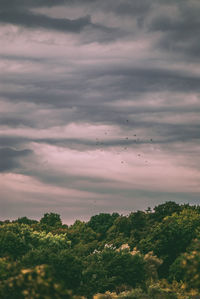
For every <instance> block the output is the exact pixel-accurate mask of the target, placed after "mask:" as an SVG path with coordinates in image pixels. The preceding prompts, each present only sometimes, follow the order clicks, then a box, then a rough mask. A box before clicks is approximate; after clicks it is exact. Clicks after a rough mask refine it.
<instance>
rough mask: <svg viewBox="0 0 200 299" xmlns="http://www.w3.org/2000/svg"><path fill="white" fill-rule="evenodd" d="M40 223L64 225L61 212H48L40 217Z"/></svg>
mask: <svg viewBox="0 0 200 299" xmlns="http://www.w3.org/2000/svg"><path fill="white" fill-rule="evenodd" d="M40 224H44V225H47V226H53V227H59V226H62V221H61V218H60V215H59V214H56V213H46V214H44V216H43V217H42V218H41V219H40Z"/></svg>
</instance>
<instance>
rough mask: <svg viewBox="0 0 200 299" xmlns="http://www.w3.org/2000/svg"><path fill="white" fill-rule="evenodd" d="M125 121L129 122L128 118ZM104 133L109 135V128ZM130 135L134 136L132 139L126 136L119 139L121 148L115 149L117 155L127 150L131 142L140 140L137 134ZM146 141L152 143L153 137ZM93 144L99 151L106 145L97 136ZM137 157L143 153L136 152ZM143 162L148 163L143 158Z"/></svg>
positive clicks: (123, 161)
mask: <svg viewBox="0 0 200 299" xmlns="http://www.w3.org/2000/svg"><path fill="white" fill-rule="evenodd" d="M126 123H129V120H128V119H127V120H126ZM104 135H106V136H108V135H109V130H107V131H105V132H104ZM132 137H134V139H132V138H130V137H128V136H126V137H125V138H123V139H122V140H121V141H120V143H121V144H122V148H121V150H119V151H116V154H117V155H121V154H123V153H124V152H125V151H127V150H128V148H129V146H130V145H131V144H133V143H135V144H137V143H139V142H140V138H138V137H137V134H133V135H132ZM148 142H151V143H153V139H152V138H150V139H149V140H148ZM95 144H96V146H97V147H98V148H99V150H100V151H103V150H104V149H103V146H106V142H105V141H102V140H101V139H99V138H96V143H95ZM137 157H138V158H144V155H143V154H140V153H138V154H137ZM144 162H145V164H148V163H149V161H148V160H144ZM124 163H126V162H125V160H121V164H124Z"/></svg>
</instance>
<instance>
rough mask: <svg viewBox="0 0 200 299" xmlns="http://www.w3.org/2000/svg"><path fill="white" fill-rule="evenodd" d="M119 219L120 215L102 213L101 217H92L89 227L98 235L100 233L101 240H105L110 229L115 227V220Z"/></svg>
mask: <svg viewBox="0 0 200 299" xmlns="http://www.w3.org/2000/svg"><path fill="white" fill-rule="evenodd" d="M118 217H119V214H118V213H113V214H112V215H110V214H106V213H101V214H99V215H95V216H92V217H91V219H90V221H89V222H88V223H87V225H88V226H89V227H91V228H92V229H93V230H94V231H95V232H96V233H99V234H100V235H101V238H103V237H104V236H105V234H106V232H107V231H108V229H109V228H110V227H111V226H112V225H113V222H114V220H115V219H116V218H118Z"/></svg>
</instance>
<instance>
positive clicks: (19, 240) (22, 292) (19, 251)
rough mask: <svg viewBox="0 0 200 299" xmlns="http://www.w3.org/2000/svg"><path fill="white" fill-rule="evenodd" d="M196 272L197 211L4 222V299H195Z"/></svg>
mask: <svg viewBox="0 0 200 299" xmlns="http://www.w3.org/2000/svg"><path fill="white" fill-rule="evenodd" d="M199 273H200V207H199V206H189V205H178V204H176V203H174V202H166V203H164V204H161V205H159V206H157V207H155V208H154V210H151V209H148V210H146V211H145V212H143V211H137V212H132V213H130V214H129V215H128V216H122V215H119V214H117V213H113V214H106V213H101V214H99V215H96V216H92V217H91V219H90V220H89V221H88V222H82V221H79V220H77V221H75V223H74V224H73V225H71V226H69V227H68V226H67V225H62V221H61V219H60V215H58V214H55V213H46V214H45V215H44V216H43V217H42V218H41V220H40V221H39V222H38V221H35V220H31V219H28V218H27V217H22V218H18V219H17V220H15V221H12V222H10V221H7V220H6V221H3V222H2V221H1V222H0V298H8V299H11V298H12V299H15V298H20V299H21V298H22V299H23V298H27V299H29V298H30V299H32V298H41V299H43V298H47V299H48V298H75V297H73V296H74V295H72V292H73V294H76V295H77V296H81V295H84V296H86V297H87V298H88V299H90V298H92V296H93V295H94V294H95V293H96V294H97V293H101V294H98V295H95V298H135V299H192V298H195V296H197V295H199V293H200V276H199ZM162 278H164V279H162ZM68 290H71V291H68Z"/></svg>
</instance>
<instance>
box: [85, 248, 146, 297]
mask: <svg viewBox="0 0 200 299" xmlns="http://www.w3.org/2000/svg"><path fill="white" fill-rule="evenodd" d="M83 280H84V282H85V283H87V284H86V285H87V292H88V289H89V290H90V293H91V294H94V293H96V292H104V291H106V290H110V291H113V290H116V287H119V286H121V285H127V286H132V287H133V286H136V285H137V284H138V283H143V282H144V281H145V261H144V259H143V257H142V256H141V255H140V254H135V255H132V254H131V253H129V252H127V251H126V250H125V251H124V250H119V251H117V250H116V248H115V247H113V246H112V245H107V246H105V248H104V249H103V250H102V251H95V252H94V253H93V254H91V255H89V256H88V258H87V260H86V269H85V270H84V272H83Z"/></svg>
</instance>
